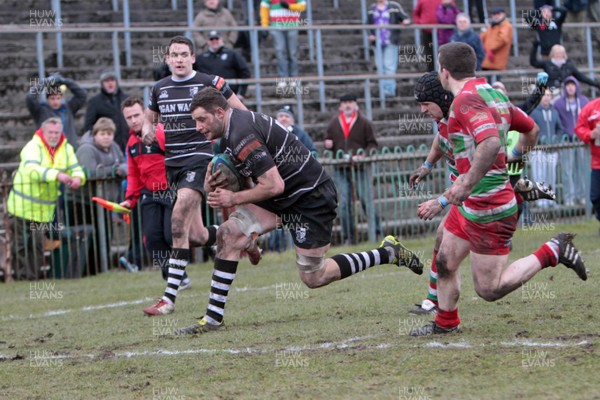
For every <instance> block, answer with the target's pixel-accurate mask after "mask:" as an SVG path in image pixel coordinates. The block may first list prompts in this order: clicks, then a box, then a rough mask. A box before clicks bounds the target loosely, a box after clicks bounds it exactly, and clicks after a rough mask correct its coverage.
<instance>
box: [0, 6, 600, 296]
mask: <svg viewBox="0 0 600 400" xmlns="http://www.w3.org/2000/svg"><path fill="white" fill-rule="evenodd" d="M223 3H224V2H223V1H222V0H204V1H203V7H202V8H201V10H200V11H199V13H198V14H197V15H196V17H195V19H194V23H193V24H194V27H197V28H202V29H203V31H196V32H194V34H193V45H192V46H191V49H192V51H191V54H187V55H182V54H179V55H176V57H177V58H178V59H179V58H184V57H189V58H190V59H191V62H192V66H193V70H195V71H198V72H200V73H203V74H208V75H210V76H216V78H215V79H222V78H223V79H224V80H225V81H228V80H239V79H248V78H250V77H251V76H252V75H251V69H250V67H249V66H248V63H247V58H248V54H249V40H248V37H249V34H248V32H243V31H237V30H227V28H228V27H231V28H235V27H237V26H238V23H239V22H240V21H236V19H235V17H234V16H233V14H232V13H231V11H230V10H228V9H227V8H226V7H225V5H224V4H223ZM470 3H472V5H473V6H474V10H475V12H474V13H473V11H474V10H473V9H471V10H462V9H461V8H460V6H461V5H462V3H460V2H459V3H457V2H455V1H454V0H418V1H417V2H416V5H415V7H414V9H413V10H412V12H411V11H409V10H407V9H405V8H404V7H403V6H402V5H401V4H400V3H399V2H395V1H388V0H375V1H372V3H371V4H369V5H368V8H367V14H366V15H367V18H366V20H365V21H363V22H364V23H365V24H369V25H372V26H375V27H377V28H372V29H369V30H368V31H367V35H368V42H369V45H370V46H371V47H372V49H371V50H372V51H373V54H375V57H374V60H375V65H374V67H376V68H377V70H378V72H379V73H380V74H381V75H384V76H385V77H383V78H382V79H381V82H380V90H381V91H382V94H383V96H384V97H388V98H389V97H391V98H393V97H396V96H397V95H398V89H397V84H396V79H395V78H393V77H388V76H393V75H396V74H397V73H398V67H399V62H398V61H399V54H401V53H402V52H403V51H405V50H403V49H402V48H403V47H407V46H414V45H415V43H410V40H409V39H408V38H409V37H410V36H409V34H408V32H409V31H407V30H404V29H394V26H397V27H403V28H404V27H406V26H414V27H415V28H418V26H419V25H438V24H443V25H445V26H444V27H442V28H439V29H437V32H436V37H435V40H436V41H437V45H438V46H440V45H443V44H445V43H449V42H463V43H466V44H468V45H469V46H471V47H472V48H473V50H474V52H475V54H476V58H477V70H478V71H492V72H494V74H493V75H490V77H489V81H490V83H494V82H495V81H498V83H500V82H499V81H500V80H501V75H502V71H506V70H507V68H508V67H509V66H510V65H511V64H510V62H511V50H512V45H513V35H514V32H515V27H514V26H513V25H512V24H511V22H510V20H509V18H508V16H507V12H506V9H505V8H504V7H492V8H489V9H486V8H485V2H481V1H474V2H470ZM599 3H600V2H598V1H590V2H589V3H588V2H587V1H586V2H584V1H581V0H567V1H565V2H564V4H563V5H562V6H556V5H555V4H554V1H551V2H549V1H541V0H536V1H533V2H532V9H531V10H529V11H528V12H526V13H524V15H523V16H522V21H519V22H523V23H526V24H527V25H529V27H530V29H531V30H533V31H535V35H534V40H533V41H532V43H531V47H530V49H531V50H530V54H529V63H530V65H531V67H533V68H535V69H536V70H535V72H533V71H532V74H535V73H536V72H537V71H538V70H543V71H544V72H545V73H546V74H547V85H546V86H547V89H546V88H544V89H543V90H544V91H543V93H540V95H539V97H540V99H539V100H540V101H539V105H537V106H536V107H535V109H533V108H532V110H531V117H532V118H533V119H534V120H535V121H536V123H537V124H538V126H539V127H540V129H541V133H540V136H539V139H538V144H539V145H540V149H539V150H538V151H536V152H533V153H532V155H531V160H532V161H531V164H532V171H533V174H534V179H536V180H538V181H545V182H546V183H548V184H549V185H551V186H553V187H556V186H557V183H558V182H559V179H558V178H559V176H558V175H559V174H562V176H561V177H560V182H562V197H561V199H562V202H563V205H564V206H566V207H575V206H580V205H583V204H584V203H585V194H584V193H583V192H582V191H581V188H582V187H585V186H586V182H585V181H584V180H585V179H587V178H586V177H585V176H583V175H580V176H577V177H573V176H571V171H573V170H578V171H581V170H586V169H587V168H591V178H590V179H591V182H592V184H591V188H592V192H591V194H590V196H591V201H592V204H593V207H594V212H595V215H596V218H598V220H600V189H598V188H599V187H600V184H599V183H598V182H600V178H599V177H600V161H598V157H599V152H600V150H599V149H600V132H599V128H598V126H600V123H597V121H598V120H599V119H600V118H599V117H598V115H600V114H599V112H598V107H599V106H598V101H599V100H598V99H596V100H591V101H590V99H588V98H587V97H586V96H585V95H584V90H585V89H586V88H588V87H594V88H600V81H597V80H595V79H593V78H591V77H590V75H589V74H587V73H583V72H581V71H580V70H579V67H578V65H577V64H576V62H574V61H573V60H572V59H570V58H569V57H568V56H567V53H568V52H567V50H568V49H570V48H571V47H570V46H572V45H573V44H574V43H579V42H583V40H584V36H583V30H582V29H580V28H572V29H568V30H565V29H564V23H565V22H567V23H568V22H582V21H585V19H586V18H589V20H591V21H594V22H597V21H600V4H599ZM306 7H307V4H306V1H305V0H287V1H286V0H262V1H260V2H255V11H256V16H257V17H258V19H259V21H258V22H259V24H258V25H259V27H260V28H261V29H260V30H259V38H260V42H261V45H264V44H265V43H267V42H272V45H273V47H274V49H275V60H274V64H275V65H276V71H277V76H278V77H279V78H281V79H279V80H278V81H277V83H276V85H277V87H278V89H281V88H285V87H290V86H291V87H294V86H295V85H297V81H295V80H294V79H292V78H297V77H299V76H301V75H302V68H301V63H299V60H300V58H301V56H300V55H299V54H300V50H301V49H302V46H301V44H300V43H301V40H300V38H301V37H302V36H301V35H302V34H303V33H302V30H298V29H295V28H298V27H299V26H301V25H302V24H303V23H304V22H305V21H306V20H305V19H303V18H302V13H303V12H305V11H306ZM472 18H473V19H474V20H477V22H478V23H479V24H483V27H482V28H480V29H478V28H474V27H473V26H472ZM245 23H246V22H244V24H245ZM240 25H243V24H242V23H240ZM449 25H454V27H448V26H449ZM378 26H381V28H379V27H378ZM211 28H212V29H211ZM208 29H210V30H208ZM415 32H417V31H415ZM418 32H419V35H420V36H419V39H420V42H421V44H423V46H422V48H421V50H420V51H422V52H423V53H424V54H423V55H424V56H425V60H426V62H425V63H424V64H423V65H422V66H421V68H422V69H427V70H428V71H433V70H435V69H437V66H436V65H434V54H433V46H432V43H433V41H434V36H433V34H434V32H433V30H432V29H431V28H430V27H427V28H423V29H418ZM596 35H598V32H597V30H594V31H593V38H594V39H595V38H597V36H596ZM194 45H195V49H194ZM357 45H358V44H357ZM263 61H266V60H263ZM177 62H179V61H177ZM176 68H178V67H177V64H176V62H174V61H172V62H165V63H163V64H162V65H160V66H158V67H157V68H155V69H154V71H153V76H154V79H155V80H156V81H160V82H162V80H164V79H166V78H167V77H170V76H171V75H172V74H173V76H176V75H177V74H176V73H175V72H174V69H176ZM486 76H487V75H486ZM219 77H220V78H219ZM173 80H174V81H176V79H175V78H173ZM220 82H221V81H218V80H217V81H215V82H214V84H215V85H216V87H217V88H219V85H223V84H224V83H220ZM98 83H99V85H98V93H97V94H96V95H94V96H92V97H90V98H89V99H88V94H87V91H86V90H85V89H83V88H82V87H81V85H80V84H78V83H77V82H76V81H74V80H73V79H69V78H67V77H65V76H63V75H61V74H59V73H54V74H51V75H49V76H48V77H40V79H38V80H37V82H36V84H35V85H33V86H32V87H31V88H29V92H28V94H27V96H26V107H27V110H28V111H29V113H30V115H31V128H32V129H31V131H32V132H33V135H32V137H31V138H28V139H30V140H29V141H28V143H27V144H26V145H25V147H24V148H23V150H22V152H21V154H20V164H19V167H18V170H17V171H16V173H15V175H14V178H13V187H12V190H11V191H10V194H9V195H8V199H7V209H6V211H7V212H8V214H9V216H10V226H11V229H12V232H13V233H12V236H13V240H14V243H15V244H16V245H15V248H14V251H13V253H14V254H13V257H12V261H13V268H12V269H13V274H14V277H15V278H16V279H39V278H41V277H42V276H43V274H42V273H41V266H42V265H43V263H44V262H43V257H44V254H43V250H44V243H45V242H47V241H48V240H50V241H53V240H56V238H57V235H58V237H59V239H60V234H61V232H57V231H60V230H61V229H62V230H64V231H68V230H69V229H71V228H75V227H81V226H86V225H89V226H92V227H93V228H91V229H92V230H91V235H92V236H93V240H92V241H90V242H89V243H86V244H85V247H84V251H83V253H84V254H83V255H82V256H80V257H81V258H80V259H79V261H80V262H79V263H78V264H79V267H78V266H73V265H70V266H69V273H68V274H65V275H64V277H80V276H85V275H93V274H96V273H100V272H102V270H103V263H104V264H106V263H108V264H111V263H112V254H111V248H110V247H111V245H110V243H111V240H112V237H113V233H112V229H111V226H113V223H114V221H115V220H119V221H123V215H128V214H116V213H114V212H109V211H106V210H105V209H103V208H100V207H98V206H96V205H95V203H94V202H93V201H92V197H95V196H99V197H102V198H104V199H105V200H108V201H111V202H115V203H120V205H121V206H124V207H126V208H127V209H129V210H131V221H130V223H131V225H130V228H129V229H130V231H131V232H130V235H129V236H130V241H129V243H128V250H127V254H126V256H125V259H126V263H127V264H128V265H136V266H140V267H143V266H144V264H145V261H144V254H145V253H146V252H149V253H151V256H150V259H152V263H153V265H160V266H162V267H164V265H165V263H167V261H165V260H167V259H168V257H167V256H166V253H165V252H167V251H169V250H170V248H171V246H172V243H173V238H172V237H171V229H172V228H171V221H170V218H171V215H172V212H173V200H174V198H175V195H173V193H171V192H170V191H172V190H173V188H169V185H168V183H167V180H166V178H165V174H166V172H165V170H164V165H162V164H163V163H164V159H165V154H166V153H167V154H168V153H169V151H170V150H168V149H166V148H165V139H164V135H165V134H168V129H167V130H162V129H163V128H162V126H161V128H160V130H159V132H160V133H158V134H157V139H158V141H157V143H155V144H152V145H148V144H147V143H145V142H144V141H143V135H142V124H143V117H144V115H145V113H146V112H147V111H146V106H147V105H146V104H143V101H142V100H141V99H139V98H136V97H132V96H130V95H129V94H128V93H126V91H124V90H123V89H122V87H121V81H120V79H119V76H118V75H117V73H116V71H114V70H112V69H106V70H103V71H102V72H101V74H100V75H99V76H98ZM582 86H583V88H582ZM228 87H229V88H230V89H231V92H232V93H233V94H234V95H235V96H236V97H235V98H236V99H239V102H240V107H242V106H243V103H244V102H245V101H246V98H247V97H248V95H249V94H248V85H247V84H243V83H239V82H237V81H232V82H231V83H230V84H229V85H228ZM534 90H539V89H538V88H536V89H534ZM165 93H166V92H165ZM193 94H194V93H191V92H190V96H193ZM163 95H164V93H162V92H161V93H158V96H157V98H161V97H162V96H163ZM236 101H237V100H236ZM360 103H361V101H360V99H359V98H358V97H357V95H356V93H352V92H350V91H348V92H347V93H345V94H344V95H343V96H341V97H340V98H339V104H338V107H337V108H336V109H331V110H330V112H331V119H330V121H329V123H328V124H327V127H326V130H325V131H324V132H323V133H322V135H323V137H324V142H323V147H324V149H326V150H330V151H331V152H333V153H334V154H336V153H338V152H340V151H341V152H342V153H344V154H346V155H347V158H346V160H347V163H346V164H339V165H336V167H335V168H334V175H333V178H334V181H335V184H336V187H337V190H338V196H339V204H340V205H339V207H340V208H339V210H338V211H339V215H340V220H341V232H342V234H341V235H342V242H344V243H346V244H355V243H356V242H357V235H356V226H355V221H356V216H355V215H354V214H355V213H356V212H357V207H355V206H356V204H358V207H359V208H360V210H358V211H359V212H361V213H363V214H365V215H367V216H368V218H369V219H370V220H373V221H375V224H374V228H375V233H376V235H378V236H379V235H380V234H381V233H382V227H381V221H380V216H379V215H377V212H376V211H375V208H374V207H373V201H372V199H373V192H372V182H373V176H372V171H371V169H370V168H369V167H368V165H365V164H361V163H360V157H361V154H363V155H364V154H369V152H370V151H371V150H375V149H377V148H378V146H379V145H378V141H377V130H376V126H375V124H374V123H373V121H371V120H369V119H368V118H367V117H366V115H365V114H364V113H363V112H362V110H361V108H360ZM82 110H85V114H84V116H83V124H82V125H81V126H78V124H77V115H78V113H79V112H80V111H82ZM160 114H163V113H162V112H161V113H160ZM273 117H274V118H276V120H277V121H278V122H279V124H281V125H282V126H283V127H284V128H285V129H287V130H288V131H289V132H291V133H293V134H294V135H295V136H296V137H297V139H298V140H299V141H300V142H301V143H302V144H303V145H304V146H306V147H307V148H308V149H309V150H310V151H311V153H312V154H313V156H314V157H317V158H318V151H317V148H318V147H319V146H315V143H314V142H313V138H311V137H310V135H309V134H308V133H307V132H306V131H305V130H304V129H302V126H300V125H299V124H298V121H297V120H296V114H295V113H294V109H293V107H292V106H291V105H282V106H278V110H277V111H276V113H274V114H273ZM161 138H162V139H161ZM565 142H568V143H580V142H583V143H584V144H585V145H586V146H589V148H590V150H589V152H590V153H591V157H592V163H591V166H590V165H584V164H583V161H582V160H584V159H585V158H586V154H585V152H586V151H588V150H587V149H584V148H583V147H578V148H575V149H572V148H564V149H556V148H555V147H552V145H555V144H557V143H565ZM217 146H218V145H217ZM544 146H545V147H544ZM171 151H172V150H171ZM142 156H143V157H144V158H142ZM156 164H160V165H161V166H162V167H163V168H162V169H157V168H156ZM559 164H560V168H558V167H557V166H558V165H559ZM138 205H139V209H138ZM539 206H540V207H542V208H550V207H554V203H553V202H550V201H542V202H540V203H539ZM203 207H204V208H206V204H204V205H203ZM153 215H155V216H157V217H156V218H158V219H157V221H158V222H157V223H156V224H154V223H149V221H148V220H149V219H151V218H153ZM100 220H102V221H104V223H103V224H100V223H98V221H100ZM63 223H65V224H66V225H65V227H63V225H61V224H63ZM40 224H41V225H40ZM43 224H46V225H43ZM153 224H154V226H153ZM34 226H35V227H37V228H39V229H35V230H34V229H32V227H34ZM57 227H63V228H61V229H57ZM101 227H102V228H101ZM34 231H35V232H34ZM69 232H71V231H69ZM72 232H76V229H74V230H73V231H72ZM44 234H45V235H44ZM63 234H64V232H63ZM73 234H75V233H73ZM277 235H278V233H277V232H276V231H275V232H274V233H272V238H275V237H278V236H277ZM279 239H280V240H279ZM279 239H278V241H277V243H276V242H275V241H271V242H270V243H269V245H268V247H270V248H271V249H274V250H278V251H279V250H283V249H285V248H286V243H287V241H286V239H285V236H282V237H279ZM282 240H283V242H282ZM282 243H283V244H282ZM71 250H72V249H69V251H71ZM161 252H162V253H161ZM102 260H105V261H104V262H103V261H102ZM54 261H55V262H59V261H56V260H54ZM146 264H147V263H146ZM162 267H161V269H162V270H163V278H164V279H165V280H166V279H167V272H166V269H165V268H162ZM78 268H81V269H78ZM55 276H57V275H55ZM181 281H182V284H181V285H182V287H183V286H185V285H187V284H188V283H189V282H188V281H187V275H186V276H182V277H181Z"/></svg>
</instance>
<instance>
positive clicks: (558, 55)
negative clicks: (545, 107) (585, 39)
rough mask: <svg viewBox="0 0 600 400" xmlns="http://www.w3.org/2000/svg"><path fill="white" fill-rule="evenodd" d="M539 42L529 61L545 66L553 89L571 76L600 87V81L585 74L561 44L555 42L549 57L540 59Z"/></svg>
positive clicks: (534, 64)
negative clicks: (544, 59)
mask: <svg viewBox="0 0 600 400" xmlns="http://www.w3.org/2000/svg"><path fill="white" fill-rule="evenodd" d="M538 46H539V42H537V41H536V42H534V43H533V47H532V48H531V53H530V54H529V63H530V64H531V66H532V67H535V68H543V70H544V71H545V72H546V73H547V74H548V86H549V87H550V88H551V90H553V92H554V89H560V88H561V87H562V86H563V83H564V80H565V79H566V78H567V77H569V76H574V77H575V78H577V80H578V81H579V82H583V83H587V84H588V85H590V86H595V87H597V88H600V83H599V82H597V81H595V80H593V79H591V78H589V77H588V76H587V75H585V74H583V73H582V72H581V71H579V69H577V67H576V66H575V63H573V61H571V60H569V58H568V57H567V50H566V49H565V47H564V46H562V45H560V44H555V45H554V46H552V48H551V49H550V54H549V55H548V56H549V59H548V60H546V61H542V60H540V59H538V56H537V48H538Z"/></svg>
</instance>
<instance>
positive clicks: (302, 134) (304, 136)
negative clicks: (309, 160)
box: [292, 125, 317, 153]
mask: <svg viewBox="0 0 600 400" xmlns="http://www.w3.org/2000/svg"><path fill="white" fill-rule="evenodd" d="M292 133H293V134H294V135H296V136H297V137H298V140H299V141H300V142H302V144H303V145H304V146H306V148H307V149H308V150H309V151H310V152H311V153H316V151H317V149H315V144H314V143H313V141H312V139H311V138H310V136H308V133H306V131H305V130H303V129H300V128H298V127H297V126H296V125H292Z"/></svg>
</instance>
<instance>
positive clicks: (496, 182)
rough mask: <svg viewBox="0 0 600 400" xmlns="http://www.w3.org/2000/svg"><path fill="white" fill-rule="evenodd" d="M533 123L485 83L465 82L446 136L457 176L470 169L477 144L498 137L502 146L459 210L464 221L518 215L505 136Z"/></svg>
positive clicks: (495, 219)
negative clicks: (507, 163) (509, 171)
mask: <svg viewBox="0 0 600 400" xmlns="http://www.w3.org/2000/svg"><path fill="white" fill-rule="evenodd" d="M534 126H535V122H534V121H533V120H532V119H531V118H529V117H528V116H527V114H525V113H524V112H523V111H521V110H520V109H519V108H517V107H515V106H514V105H513V104H512V103H510V101H509V100H508V98H507V97H506V96H505V95H504V94H502V93H500V92H498V91H496V90H494V89H493V88H492V87H491V86H490V85H489V84H488V83H487V82H486V80H485V78H477V79H473V80H470V81H468V82H467V83H466V84H465V85H464V87H463V88H462V90H461V91H460V92H459V93H458V94H457V96H456V97H455V98H454V101H453V102H452V105H451V106H450V112H449V118H448V137H449V139H450V142H451V143H452V147H453V153H454V158H455V160H456V168H457V170H458V173H459V174H460V175H464V174H466V173H467V172H468V171H469V170H470V169H471V162H472V161H473V157H474V155H475V151H476V150H477V145H478V144H479V143H481V142H482V141H484V140H485V139H488V138H490V137H498V138H499V139H500V143H501V147H500V151H499V152H498V154H497V156H496V160H495V161H494V164H493V165H492V166H491V167H490V169H489V170H488V171H487V172H486V174H485V176H484V177H483V178H482V179H481V181H479V183H477V184H476V185H475V187H474V188H473V191H472V192H471V195H470V196H469V197H468V198H467V199H466V200H465V201H464V202H463V205H462V206H461V207H459V210H460V212H461V213H462V214H463V215H464V216H465V218H467V219H469V220H471V221H473V222H477V223H482V224H485V223H488V222H492V221H497V220H499V219H502V218H505V217H507V216H510V215H512V214H514V213H515V212H517V202H516V200H515V194H514V191H513V189H512V187H511V185H510V183H509V180H508V173H507V171H506V134H507V132H508V131H509V130H511V129H513V130H516V131H519V132H529V131H531V130H532V129H533V127H534Z"/></svg>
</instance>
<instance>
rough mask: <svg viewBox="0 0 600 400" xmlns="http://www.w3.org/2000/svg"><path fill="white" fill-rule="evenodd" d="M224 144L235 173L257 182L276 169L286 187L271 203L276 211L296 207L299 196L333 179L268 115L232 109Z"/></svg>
mask: <svg viewBox="0 0 600 400" xmlns="http://www.w3.org/2000/svg"><path fill="white" fill-rule="evenodd" d="M225 142H226V146H227V150H226V152H228V153H230V154H231V155H232V156H233V159H234V162H235V163H236V169H237V170H238V171H239V172H240V174H241V175H243V176H245V177H252V179H253V180H254V181H255V182H256V180H257V178H258V177H259V176H261V175H263V174H264V173H265V172H267V171H268V170H269V169H271V168H273V167H274V166H275V167H277V170H278V171H279V175H281V178H282V179H283V181H284V183H285V190H284V192H283V193H282V194H281V195H279V196H278V197H276V198H273V199H271V201H272V203H273V204H275V205H276V206H277V208H280V209H284V208H286V207H288V206H290V205H292V204H294V203H295V202H296V200H297V199H298V198H299V197H300V196H302V195H303V194H305V193H307V192H310V191H311V190H313V189H314V188H316V187H317V186H319V185H320V184H321V183H323V182H325V181H327V180H328V179H330V178H329V175H327V173H326V172H325V170H324V169H323V167H322V166H321V164H320V163H319V162H318V161H317V160H316V159H315V158H314V157H313V156H312V155H311V153H310V151H309V150H308V149H307V148H306V146H304V145H303V144H302V142H300V140H298V137H297V136H296V135H294V134H293V133H291V132H290V131H288V130H287V129H286V128H285V127H284V126H283V125H281V124H280V123H279V122H277V121H276V120H275V119H273V118H271V117H269V116H267V115H264V114H261V113H256V112H252V111H245V110H237V109H233V110H232V113H231V116H230V119H229V127H228V130H227V132H226V133H225Z"/></svg>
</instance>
